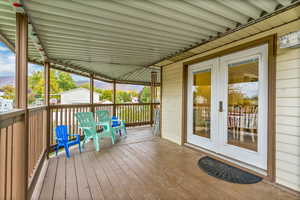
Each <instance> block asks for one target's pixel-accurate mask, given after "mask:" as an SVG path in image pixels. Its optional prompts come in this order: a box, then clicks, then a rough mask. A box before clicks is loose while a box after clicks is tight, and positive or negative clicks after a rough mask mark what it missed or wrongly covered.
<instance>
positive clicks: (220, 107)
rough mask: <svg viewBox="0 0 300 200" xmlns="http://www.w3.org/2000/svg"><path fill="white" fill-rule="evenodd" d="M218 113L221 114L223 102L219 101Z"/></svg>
mask: <svg viewBox="0 0 300 200" xmlns="http://www.w3.org/2000/svg"><path fill="white" fill-rule="evenodd" d="M219 112H223V101H219Z"/></svg>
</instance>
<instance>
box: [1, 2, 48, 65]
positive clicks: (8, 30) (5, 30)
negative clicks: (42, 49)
mask: <svg viewBox="0 0 300 200" xmlns="http://www.w3.org/2000/svg"><path fill="white" fill-rule="evenodd" d="M0 35H1V37H0V39H2V40H6V41H4V42H5V43H6V45H7V46H8V47H9V48H10V49H11V50H12V51H14V46H15V40H16V14H15V11H14V10H13V8H12V7H11V5H10V3H9V2H8V1H3V0H1V1H0ZM28 56H29V57H30V61H36V62H41V61H42V58H41V55H40V53H39V51H38V49H37V48H36V46H35V44H34V42H33V41H32V39H31V38H29V39H28Z"/></svg>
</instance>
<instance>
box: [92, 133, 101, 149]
mask: <svg viewBox="0 0 300 200" xmlns="http://www.w3.org/2000/svg"><path fill="white" fill-rule="evenodd" d="M93 142H94V145H95V148H96V151H100V144H99V136H98V135H96V136H94V137H93Z"/></svg>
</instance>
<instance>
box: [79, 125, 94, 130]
mask: <svg viewBox="0 0 300 200" xmlns="http://www.w3.org/2000/svg"><path fill="white" fill-rule="evenodd" d="M78 128H81V129H83V130H84V129H88V130H89V129H91V128H92V127H88V126H78Z"/></svg>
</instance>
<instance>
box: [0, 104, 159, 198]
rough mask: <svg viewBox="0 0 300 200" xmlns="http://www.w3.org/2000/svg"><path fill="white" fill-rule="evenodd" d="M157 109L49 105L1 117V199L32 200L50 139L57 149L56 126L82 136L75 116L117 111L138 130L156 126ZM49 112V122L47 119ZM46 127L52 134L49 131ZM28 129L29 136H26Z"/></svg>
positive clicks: (120, 106) (119, 115)
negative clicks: (22, 199)
mask: <svg viewBox="0 0 300 200" xmlns="http://www.w3.org/2000/svg"><path fill="white" fill-rule="evenodd" d="M151 106H153V109H151ZM156 107H159V103H153V104H151V103H137V104H115V105H113V104H77V105H50V106H49V107H47V106H41V107H35V108H29V109H27V110H26V109H19V110H14V111H12V112H8V113H1V114H0V199H17V197H19V196H22V195H24V194H25V193H28V194H29V196H30V195H31V194H32V192H33V189H34V186H35V184H36V181H37V177H38V174H39V173H40V170H41V167H42V164H43V163H44V162H43V161H44V159H45V158H46V155H47V151H48V138H49V139H50V145H52V146H54V145H55V138H54V131H53V129H54V128H55V127H56V126H57V125H61V124H64V125H67V126H68V127H69V130H70V132H71V133H79V134H81V135H82V134H83V133H82V132H81V130H79V129H78V124H77V121H76V119H75V117H74V115H75V113H77V112H86V111H96V110H108V111H109V112H110V113H111V114H113V112H114V111H115V114H116V115H117V116H118V117H119V118H120V119H122V120H124V121H125V122H126V124H127V126H139V125H145V124H151V123H153V119H152V118H151V117H152V116H153V114H151V111H153V110H154V108H156ZM48 110H49V119H47V116H48V114H47V111H48ZM48 123H50V126H48ZM26 124H28V127H27V126H26ZM47 127H49V128H50V130H47ZM26 128H27V129H28V135H26V133H27V131H26ZM48 134H50V135H48ZM16 136H18V137H16ZM20 136H21V137H20ZM26 137H28V145H27V146H24V142H23V141H21V140H20V138H23V139H24V140H25V138H26ZM26 148H27V150H28V154H27V161H25V160H26V153H27V152H26V150H25V149H26ZM24 164H25V166H24ZM25 169H26V170H25ZM24 180H27V181H24ZM20 182H21V183H24V182H28V191H27V192H25V191H24V190H23V189H24V187H23V185H21V184H18V183H20Z"/></svg>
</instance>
